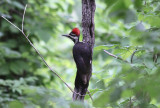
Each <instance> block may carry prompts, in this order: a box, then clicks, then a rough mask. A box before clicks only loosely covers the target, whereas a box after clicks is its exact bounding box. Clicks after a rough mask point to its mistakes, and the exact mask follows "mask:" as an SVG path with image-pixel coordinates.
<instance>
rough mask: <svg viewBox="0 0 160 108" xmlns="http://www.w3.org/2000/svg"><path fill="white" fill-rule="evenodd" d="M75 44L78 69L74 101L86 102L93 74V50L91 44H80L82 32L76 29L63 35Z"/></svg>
mask: <svg viewBox="0 0 160 108" xmlns="http://www.w3.org/2000/svg"><path fill="white" fill-rule="evenodd" d="M63 36H66V37H68V38H70V39H71V40H72V41H73V42H74V46H73V57H74V61H75V63H76V67H77V74H76V79H75V88H74V93H73V96H72V99H73V101H75V100H80V101H84V96H85V94H86V92H87V88H88V86H89V80H90V77H91V74H92V49H91V47H90V45H89V44H87V43H84V42H79V36H80V30H79V29H78V28H74V29H73V30H72V31H71V32H70V33H69V34H67V35H63Z"/></svg>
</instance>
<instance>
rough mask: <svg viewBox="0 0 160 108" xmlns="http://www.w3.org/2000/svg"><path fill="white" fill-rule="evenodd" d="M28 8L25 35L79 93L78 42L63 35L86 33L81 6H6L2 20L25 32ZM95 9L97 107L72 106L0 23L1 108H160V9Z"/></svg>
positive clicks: (138, 5)
mask: <svg viewBox="0 0 160 108" xmlns="http://www.w3.org/2000/svg"><path fill="white" fill-rule="evenodd" d="M25 4H28V8H27V11H26V16H25V23H24V31H25V32H26V33H27V34H30V36H29V38H30V39H31V41H32V42H33V43H34V45H35V46H36V48H38V50H39V51H40V52H41V54H42V55H43V56H44V58H45V60H46V61H47V63H49V64H50V66H51V67H52V68H53V69H54V70H55V71H56V72H57V73H58V74H59V75H60V76H61V77H62V78H63V79H64V80H65V81H66V82H67V83H68V84H69V85H71V86H72V88H73V87H74V83H73V82H74V78H75V73H76V67H75V65H73V64H74V61H73V58H72V52H71V50H72V46H73V43H72V42H71V41H70V40H68V39H65V38H62V37H61V36H60V35H62V34H63V33H69V32H70V30H71V29H72V28H73V27H80V22H81V15H80V14H81V10H80V9H81V5H80V4H81V3H80V1H79V0H59V1H58V0H48V1H45V0H38V1H37V0H36V1H33V0H23V1H21V0H7V1H5V0H1V1H0V15H3V16H5V17H6V18H8V19H9V20H10V21H12V22H13V23H14V24H16V25H17V26H19V27H20V28H21V23H22V14H23V9H24V5H25ZM96 5H97V8H96V13H95V33H96V35H95V36H96V42H95V44H96V45H95V48H94V55H93V74H92V78H91V81H90V86H89V90H90V92H91V94H92V97H93V100H94V101H93V102H92V101H91V100H90V98H89V96H88V95H86V97H85V100H86V102H85V103H81V102H72V101H71V95H72V93H71V92H70V90H69V89H68V88H67V87H66V86H65V85H64V84H63V83H62V82H61V81H60V80H59V79H58V78H57V77H55V76H54V74H52V73H51V72H50V71H49V70H48V69H47V67H46V66H45V65H44V64H43V62H42V61H41V60H40V58H39V57H38V55H37V54H36V53H35V51H34V50H33V49H32V48H31V46H30V45H29V43H28V42H27V41H26V40H25V38H24V37H23V36H22V34H21V33H20V32H19V31H18V30H17V29H16V28H14V27H13V26H11V25H10V24H9V23H8V22H6V21H5V20H4V19H2V18H0V28H1V29H0V107H2V108H16V107H17V108H37V107H40V108H52V107H53V108H54V107H56V108H57V107H58V108H82V107H109V108H112V107H113V108H128V107H133V108H158V107H160V104H159V98H160V94H159V91H160V86H159V83H160V75H159V72H160V59H159V58H158V56H160V52H159V50H160V36H159V34H160V11H159V9H160V2H159V1H158V0H116V1H115V0H102V1H100V0H99V1H96ZM103 50H107V51H108V52H110V53H112V54H114V55H116V56H117V57H120V58H122V59H116V58H114V57H112V56H109V55H108V54H107V53H105V52H103ZM124 61H128V63H126V62H124Z"/></svg>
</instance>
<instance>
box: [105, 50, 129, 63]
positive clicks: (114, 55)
mask: <svg viewBox="0 0 160 108" xmlns="http://www.w3.org/2000/svg"><path fill="white" fill-rule="evenodd" d="M104 52H105V53H107V54H108V55H110V56H112V57H114V58H116V59H119V60H121V61H123V62H126V63H129V62H128V61H127V60H123V59H122V58H121V57H118V56H116V55H114V54H112V53H110V52H108V51H106V50H104Z"/></svg>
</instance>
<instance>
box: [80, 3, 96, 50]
mask: <svg viewBox="0 0 160 108" xmlns="http://www.w3.org/2000/svg"><path fill="white" fill-rule="evenodd" d="M95 9H96V4H95V0H82V33H83V42H85V43H88V44H89V45H91V47H92V51H93V47H94V43H95V33H94V13H95Z"/></svg>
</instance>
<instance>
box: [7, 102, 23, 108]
mask: <svg viewBox="0 0 160 108" xmlns="http://www.w3.org/2000/svg"><path fill="white" fill-rule="evenodd" d="M9 108H24V105H23V104H22V103H21V102H19V101H12V102H10V103H9Z"/></svg>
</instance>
